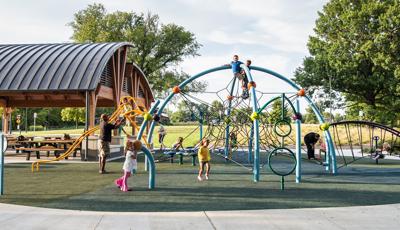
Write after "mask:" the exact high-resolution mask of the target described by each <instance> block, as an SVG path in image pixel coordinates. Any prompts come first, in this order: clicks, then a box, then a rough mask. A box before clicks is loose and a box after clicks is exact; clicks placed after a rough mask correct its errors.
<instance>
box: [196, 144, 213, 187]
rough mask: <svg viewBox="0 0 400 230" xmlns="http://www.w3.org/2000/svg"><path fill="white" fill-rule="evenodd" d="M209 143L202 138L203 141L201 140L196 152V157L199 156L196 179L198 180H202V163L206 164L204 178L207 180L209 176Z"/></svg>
mask: <svg viewBox="0 0 400 230" xmlns="http://www.w3.org/2000/svg"><path fill="white" fill-rule="evenodd" d="M209 144H210V141H209V140H208V139H203V141H202V142H201V145H200V148H199V151H198V153H197V157H198V158H199V166H200V169H199V175H198V176H197V179H198V180H199V181H202V180H203V177H202V174H203V171H204V165H205V166H206V168H207V169H206V180H208V178H209V174H210V168H211V166H210V160H211V156H210V150H209V149H208V145H209Z"/></svg>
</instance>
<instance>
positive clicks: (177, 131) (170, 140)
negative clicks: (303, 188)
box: [14, 124, 370, 148]
mask: <svg viewBox="0 0 400 230" xmlns="http://www.w3.org/2000/svg"><path fill="white" fill-rule="evenodd" d="M164 127H165V129H166V131H167V135H166V137H165V140H164V144H165V145H166V146H167V147H168V148H169V147H171V146H172V145H173V144H174V143H175V141H176V140H177V139H178V137H184V138H185V140H184V143H183V144H184V146H194V145H196V144H197V143H198V141H199V136H200V131H199V129H198V126H196V125H177V126H164ZM196 128H197V129H196ZM301 128H302V134H301V135H302V137H304V136H305V135H306V134H307V133H309V132H319V133H320V134H322V132H321V131H320V130H319V128H318V125H314V124H302V125H301ZM283 129H285V128H283ZM125 130H126V131H128V132H129V131H130V127H125ZM157 130H158V126H156V127H155V129H154V135H153V143H154V146H155V147H156V148H158V147H159V146H160V144H159V143H158V134H157ZM262 130H263V129H260V135H261V139H262V140H264V139H270V137H267V135H266V133H265V132H264V131H262ZM192 131H193V132H192ZM330 131H331V134H332V135H334V134H333V130H330ZM206 132H207V126H206V125H204V133H206ZM368 132H369V131H368V130H367V129H366V128H364V129H362V136H363V143H364V144H368V143H369V141H370V140H369V133H368ZM64 133H68V134H82V133H83V129H62V130H49V131H37V132H32V131H29V132H28V133H25V132H22V133H21V134H22V135H24V136H46V135H60V136H61V135H63V134H64ZM14 134H15V135H18V133H17V132H15V131H14ZM96 134H99V131H97V132H96ZM350 134H351V136H352V139H353V145H358V138H359V137H358V131H357V129H351V130H350ZM214 135H216V136H217V131H215V132H214ZM335 135H337V136H339V137H340V142H341V144H342V145H348V138H347V134H346V131H345V129H344V127H339V128H338V130H337V133H336V132H335ZM123 136H124V134H123ZM212 139H213V138H211V140H212ZM280 140H281V139H280V138H279V137H278V138H277V139H275V142H279V141H280ZM294 140H295V131H294V124H292V132H291V134H290V135H289V137H288V138H285V144H288V145H294V143H295V141H294ZM238 141H239V144H242V145H247V138H244V139H243V137H242V136H241V134H240V133H239V134H238ZM366 146H367V145H366ZM364 147H365V146H364Z"/></svg>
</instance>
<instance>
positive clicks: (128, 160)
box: [122, 150, 137, 172]
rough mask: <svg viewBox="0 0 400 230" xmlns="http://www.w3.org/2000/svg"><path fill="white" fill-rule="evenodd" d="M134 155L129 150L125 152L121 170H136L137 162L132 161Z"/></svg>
mask: <svg viewBox="0 0 400 230" xmlns="http://www.w3.org/2000/svg"><path fill="white" fill-rule="evenodd" d="M134 155H136V153H135V152H133V151H131V150H128V151H127V152H126V156H125V162H124V166H123V167H122V169H123V170H125V171H128V172H130V171H132V170H133V169H137V161H136V159H132V156H134Z"/></svg>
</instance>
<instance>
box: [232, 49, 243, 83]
mask: <svg viewBox="0 0 400 230" xmlns="http://www.w3.org/2000/svg"><path fill="white" fill-rule="evenodd" d="M241 64H243V62H241V61H239V56H238V55H236V54H235V55H233V61H232V62H231V67H232V72H233V75H234V76H235V77H237V78H239V80H242V79H243V75H242V74H241V73H240V72H241V70H242V68H240V65H241Z"/></svg>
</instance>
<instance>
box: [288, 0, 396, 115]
mask: <svg viewBox="0 0 400 230" xmlns="http://www.w3.org/2000/svg"><path fill="white" fill-rule="evenodd" d="M314 31H315V35H314V36H310V38H309V41H308V44H307V45H308V49H309V52H310V56H308V57H306V58H305V59H304V61H303V66H302V67H299V68H298V69H297V70H296V72H295V81H296V82H297V83H299V84H300V85H302V86H303V87H308V89H309V91H310V92H312V91H313V90H314V89H316V88H325V89H327V88H328V87H329V85H331V87H332V89H333V90H335V91H338V92H340V93H341V94H342V95H343V96H344V97H345V99H346V100H347V102H356V103H355V104H357V105H362V106H363V107H365V108H367V109H366V110H367V111H373V110H379V111H386V112H391V113H395V114H397V119H398V117H399V116H398V114H399V113H400V100H398V98H399V96H400V84H399V83H400V55H399V54H400V3H399V1H395V0H385V1H382V0H365V1H353V0H331V1H330V2H329V3H327V4H326V5H325V6H324V8H323V10H322V12H319V18H318V19H317V21H316V26H315V28H314ZM330 80H331V82H329V81H330ZM330 83H331V84H330ZM376 114H377V113H376Z"/></svg>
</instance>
